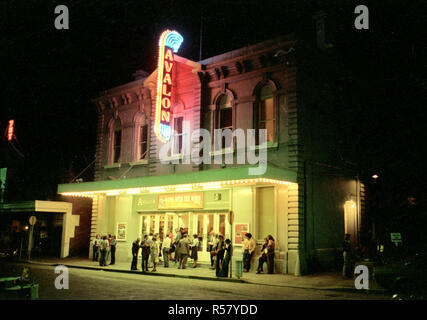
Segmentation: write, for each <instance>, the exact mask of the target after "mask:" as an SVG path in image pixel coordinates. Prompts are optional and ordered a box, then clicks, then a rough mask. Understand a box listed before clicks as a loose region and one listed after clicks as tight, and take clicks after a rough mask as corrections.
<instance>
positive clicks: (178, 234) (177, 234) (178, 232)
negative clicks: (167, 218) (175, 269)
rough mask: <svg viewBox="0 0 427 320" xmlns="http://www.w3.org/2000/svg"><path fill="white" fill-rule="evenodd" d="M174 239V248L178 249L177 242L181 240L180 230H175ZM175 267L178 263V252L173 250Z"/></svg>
mask: <svg viewBox="0 0 427 320" xmlns="http://www.w3.org/2000/svg"><path fill="white" fill-rule="evenodd" d="M175 231H176V237H175V241H174V244H175V248H178V245H179V242H180V241H181V239H182V228H179V229H176V230H175ZM174 260H175V265H176V264H177V263H178V262H179V252H178V250H175V259H174Z"/></svg>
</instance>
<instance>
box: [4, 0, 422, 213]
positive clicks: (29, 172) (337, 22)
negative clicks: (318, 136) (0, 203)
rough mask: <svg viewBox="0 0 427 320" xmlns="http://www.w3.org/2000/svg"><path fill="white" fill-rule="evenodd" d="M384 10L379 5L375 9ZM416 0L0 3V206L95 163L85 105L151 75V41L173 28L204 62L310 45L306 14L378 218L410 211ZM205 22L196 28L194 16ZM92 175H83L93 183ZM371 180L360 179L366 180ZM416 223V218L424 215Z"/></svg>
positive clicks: (417, 155) (418, 89)
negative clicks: (365, 26)
mask: <svg viewBox="0 0 427 320" xmlns="http://www.w3.org/2000/svg"><path fill="white" fill-rule="evenodd" d="M378 2H381V3H378ZM61 4H62V5H67V7H68V9H69V12H70V29H69V30H56V29H55V27H54V20H55V17H56V15H55V14H54V8H55V7H56V6H57V5H61ZM358 4H365V5H367V6H368V8H369V10H370V29H369V30H356V29H355V28H354V19H355V17H356V14H355V13H354V8H355V7H356V5H358ZM423 8H424V5H423V2H422V1H407V2H402V1H376V2H374V1H363V2H356V1H348V0H339V1H338V0H337V1H320V0H319V1H302V0H300V1H294V0H292V1H286V0H281V1H278V0H277V1H248V0H245V1H240V0H234V1H231V0H227V1H171V0H169V1H143V0H140V1H128V0H121V1H109V0H102V1H99V0H98V1H93V0H84V1H80V0H76V1H43V0H37V1H35V0H25V1H10V0H5V1H1V2H0V35H1V44H0V47H1V50H0V55H1V57H0V63H1V69H0V70H1V72H0V83H1V86H0V90H1V104H0V120H1V122H0V124H1V125H0V126H1V128H2V130H3V131H4V130H6V126H7V122H8V120H9V119H15V121H16V138H17V141H14V147H15V148H16V150H15V148H14V147H12V146H11V145H10V144H9V143H8V142H7V141H6V139H5V138H4V137H3V139H2V142H1V149H0V150H1V154H0V164H1V166H2V167H5V166H7V167H8V168H9V173H10V176H9V179H10V180H9V181H8V184H9V192H8V195H7V197H8V200H10V201H12V200H30V199H53V198H54V196H55V193H56V188H57V184H58V183H66V182H69V181H70V180H71V179H72V178H74V177H75V176H76V175H77V174H78V173H80V172H81V171H82V170H83V169H84V168H85V167H87V166H88V165H89V164H90V163H91V162H92V161H93V159H94V155H95V143H96V137H95V133H96V125H97V118H96V117H97V110H96V107H95V105H93V104H92V103H91V101H90V99H92V98H95V97H97V96H98V93H99V92H100V91H102V90H105V89H108V88H111V87H114V86H117V85H120V84H123V83H126V82H128V81H131V80H132V79H133V78H132V74H133V73H134V72H135V71H136V70H138V69H144V70H145V71H147V72H150V73H151V72H152V71H153V70H154V69H155V68H156V61H157V43H158V38H159V35H160V33H161V32H162V31H163V30H164V29H166V28H170V29H176V30H177V31H179V32H180V33H181V34H182V35H183V37H184V42H183V44H182V47H181V49H180V53H179V55H181V56H183V57H186V58H189V59H192V60H195V61H198V60H199V54H200V26H201V20H203V32H202V35H203V41H202V58H207V57H210V56H213V55H216V54H220V53H223V52H227V51H230V50H233V49H238V48H241V47H243V46H246V45H248V44H254V43H257V42H260V41H263V40H268V39H271V38H274V37H276V36H280V35H285V34H288V33H296V34H297V35H299V36H301V37H303V38H304V39H306V40H308V41H314V39H315V30H314V20H313V19H312V15H313V14H314V13H315V12H317V11H318V10H324V11H325V12H326V13H327V23H328V25H327V28H328V29H327V39H328V40H329V41H330V42H331V43H333V44H334V50H336V52H337V56H338V58H337V59H338V60H339V61H338V60H337V63H340V64H342V65H344V68H343V72H342V74H343V76H342V79H341V82H340V85H341V86H342V89H343V91H344V93H345V95H346V96H347V98H348V99H347V102H346V103H347V105H346V106H345V108H346V109H348V110H347V111H348V117H346V118H345V119H346V123H342V124H341V125H342V126H345V127H346V128H347V130H349V131H351V132H352V133H354V135H353V136H352V137H354V139H353V138H352V139H351V141H348V143H354V144H355V145H356V147H357V150H358V157H359V159H356V160H357V161H358V162H359V164H360V172H361V173H362V175H365V176H366V177H369V176H370V175H372V174H373V173H378V174H379V176H380V178H379V179H378V181H377V183H376V186H375V188H376V191H375V192H376V193H377V196H379V198H381V201H382V202H381V206H383V207H382V210H383V212H387V211H390V210H391V211H393V210H394V211H396V212H399V210H401V208H404V209H405V208H407V197H408V196H409V195H413V196H414V197H415V198H416V202H417V205H418V206H422V207H423V208H424V207H425V203H424V202H423V201H424V199H425V198H427V197H426V195H425V193H426V192H425V190H426V183H425V181H426V174H425V171H426V170H425V155H424V153H423V150H425V149H426V141H427V140H426V125H425V124H426V120H427V119H426V118H427V117H426V115H427V112H426V111H425V108H426V107H427V104H426V91H427V90H426V73H427V72H426V69H427V63H426V60H425V58H426V57H427V50H426V43H427V41H426V39H427V35H426V29H427V28H426V21H427V15H426V11H425V10H424V9H423ZM201 17H203V19H202V18H201ZM92 168H93V166H92V167H90V168H89V170H87V171H86V172H85V173H84V174H83V175H82V178H84V180H85V181H88V180H91V178H92V175H93V171H92V170H91V169H92ZM368 180H369V179H368ZM424 214H425V213H424Z"/></svg>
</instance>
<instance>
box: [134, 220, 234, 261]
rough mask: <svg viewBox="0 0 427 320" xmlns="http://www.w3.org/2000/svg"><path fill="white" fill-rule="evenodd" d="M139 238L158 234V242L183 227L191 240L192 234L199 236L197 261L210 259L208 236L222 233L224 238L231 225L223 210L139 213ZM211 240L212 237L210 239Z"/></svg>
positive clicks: (228, 234) (228, 235)
mask: <svg viewBox="0 0 427 320" xmlns="http://www.w3.org/2000/svg"><path fill="white" fill-rule="evenodd" d="M140 225H141V228H140V230H141V232H140V235H139V236H140V238H141V239H143V238H144V236H145V235H149V234H156V233H158V234H159V238H160V242H162V241H163V238H164V237H166V235H168V234H170V233H171V232H172V233H173V234H174V236H175V235H176V231H175V230H176V229H179V228H183V229H184V232H186V233H187V234H188V236H189V240H190V241H192V240H193V235H194V234H197V236H198V237H199V241H200V244H199V261H210V251H211V248H210V246H209V240H210V239H209V238H212V236H214V235H215V234H218V233H220V234H222V235H223V236H224V238H225V239H227V238H229V237H230V230H231V227H230V225H229V223H228V213H225V212H210V213H206V212H165V213H163V212H162V213H148V214H142V215H141V223H140ZM212 240H213V239H212Z"/></svg>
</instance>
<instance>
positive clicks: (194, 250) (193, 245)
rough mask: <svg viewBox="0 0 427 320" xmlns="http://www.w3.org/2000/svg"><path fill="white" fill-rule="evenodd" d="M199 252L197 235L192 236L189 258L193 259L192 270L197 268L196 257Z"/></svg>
mask: <svg viewBox="0 0 427 320" xmlns="http://www.w3.org/2000/svg"><path fill="white" fill-rule="evenodd" d="M198 251H199V237H198V236H197V234H194V235H193V242H192V243H191V256H190V258H191V259H193V268H196V267H197V256H198V254H197V253H198Z"/></svg>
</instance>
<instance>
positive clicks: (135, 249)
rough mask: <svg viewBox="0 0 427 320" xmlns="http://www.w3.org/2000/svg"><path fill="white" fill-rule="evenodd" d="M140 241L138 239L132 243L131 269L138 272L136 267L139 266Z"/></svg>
mask: <svg viewBox="0 0 427 320" xmlns="http://www.w3.org/2000/svg"><path fill="white" fill-rule="evenodd" d="M140 241H141V239H140V238H138V239H136V240H135V241H134V242H133V243H132V265H131V267H130V269H131V270H138V268H137V267H136V266H137V265H138V252H139V242H140Z"/></svg>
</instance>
